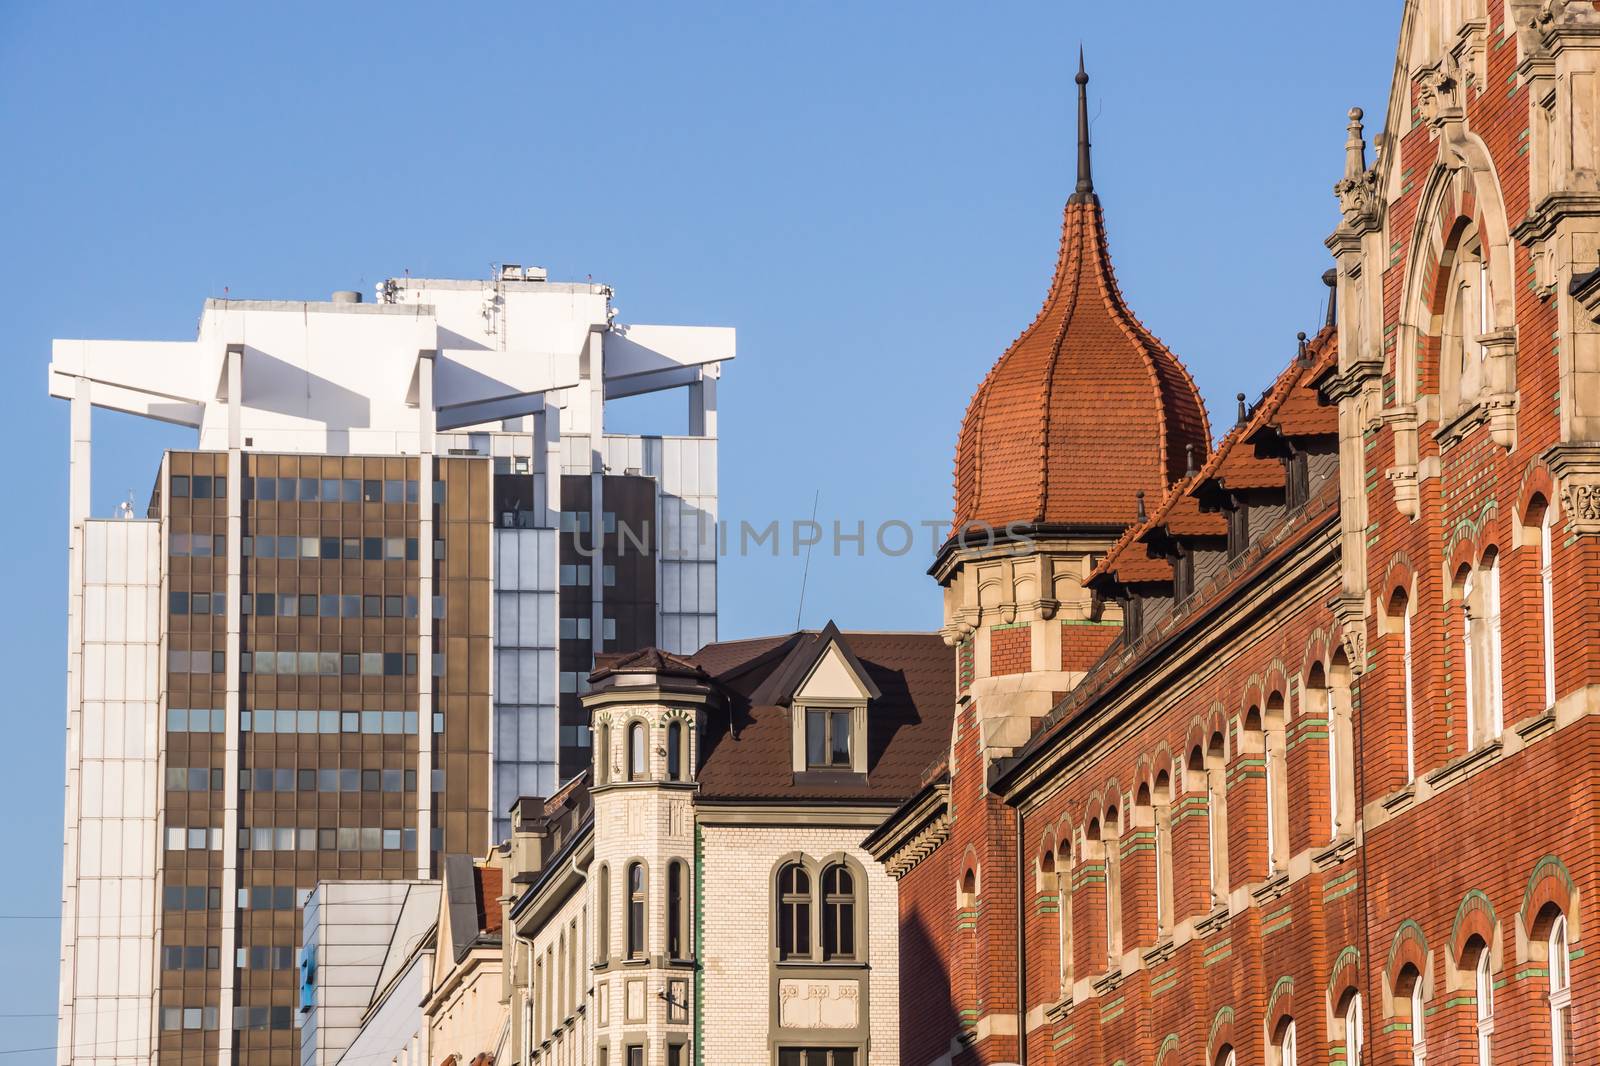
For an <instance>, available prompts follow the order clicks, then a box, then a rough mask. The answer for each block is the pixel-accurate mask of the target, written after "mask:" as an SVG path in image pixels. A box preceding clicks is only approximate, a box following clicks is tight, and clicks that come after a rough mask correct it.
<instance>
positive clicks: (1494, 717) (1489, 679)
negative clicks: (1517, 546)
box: [1483, 553, 1505, 741]
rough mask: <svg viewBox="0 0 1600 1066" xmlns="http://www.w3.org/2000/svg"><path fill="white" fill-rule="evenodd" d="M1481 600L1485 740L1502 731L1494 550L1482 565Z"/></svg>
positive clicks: (1497, 576)
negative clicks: (1486, 732) (1484, 656)
mask: <svg viewBox="0 0 1600 1066" xmlns="http://www.w3.org/2000/svg"><path fill="white" fill-rule="evenodd" d="M1483 599H1484V619H1483V621H1484V625H1485V626H1486V627H1487V629H1488V633H1487V634H1486V642H1485V649H1484V650H1485V652H1486V653H1487V659H1488V661H1487V662H1486V663H1485V664H1484V679H1483V680H1484V693H1485V698H1486V701H1487V704H1486V707H1485V710H1487V711H1488V712H1489V715H1488V721H1487V722H1486V723H1485V724H1486V725H1487V726H1488V727H1489V731H1490V735H1489V736H1488V737H1486V738H1485V740H1486V741H1493V740H1498V739H1499V738H1500V734H1501V733H1503V732H1504V731H1505V700H1504V699H1503V696H1502V685H1501V676H1500V675H1501V670H1500V556H1499V554H1498V553H1497V554H1496V555H1495V556H1494V557H1493V558H1492V559H1490V560H1489V565H1488V566H1486V567H1484V578H1483Z"/></svg>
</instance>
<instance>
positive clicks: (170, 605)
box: [167, 592, 189, 614]
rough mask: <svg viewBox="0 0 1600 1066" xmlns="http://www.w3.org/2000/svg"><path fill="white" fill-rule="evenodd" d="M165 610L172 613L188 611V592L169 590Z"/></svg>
mask: <svg viewBox="0 0 1600 1066" xmlns="http://www.w3.org/2000/svg"><path fill="white" fill-rule="evenodd" d="M167 610H168V611H169V612H171V613H172V614H188V613H189V594H188V593H187V592H171V593H168V594H167Z"/></svg>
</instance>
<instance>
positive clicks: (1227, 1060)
mask: <svg viewBox="0 0 1600 1066" xmlns="http://www.w3.org/2000/svg"><path fill="white" fill-rule="evenodd" d="M1217 1066H1239V1056H1237V1055H1235V1054H1234V1053H1233V1045H1231V1044H1224V1045H1222V1046H1221V1047H1220V1048H1218V1049H1217Z"/></svg>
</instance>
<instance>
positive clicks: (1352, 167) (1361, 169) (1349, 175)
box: [1344, 107, 1367, 181]
mask: <svg viewBox="0 0 1600 1066" xmlns="http://www.w3.org/2000/svg"><path fill="white" fill-rule="evenodd" d="M1363 113H1364V112H1362V110H1361V109H1360V108H1359V107H1352V108H1351V109H1350V125H1348V126H1346V127H1345V130H1346V131H1347V132H1348V133H1349V136H1348V137H1346V138H1345V142H1344V176H1345V179H1346V180H1347V181H1348V180H1352V179H1355V178H1359V177H1360V176H1361V175H1362V174H1364V173H1365V172H1366V169H1367V141H1366V138H1365V137H1363V136H1362V127H1361V116H1362V114H1363Z"/></svg>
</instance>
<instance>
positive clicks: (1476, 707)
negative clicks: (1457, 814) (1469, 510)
mask: <svg viewBox="0 0 1600 1066" xmlns="http://www.w3.org/2000/svg"><path fill="white" fill-rule="evenodd" d="M1477 594H1478V580H1477V575H1475V574H1473V573H1472V572H1470V571H1469V572H1468V573H1467V578H1466V580H1465V581H1464V582H1462V585H1461V674H1462V687H1463V688H1464V689H1465V694H1466V705H1467V707H1466V714H1467V750H1468V751H1471V750H1473V749H1474V748H1476V747H1477V746H1478V745H1479V743H1481V739H1480V738H1481V736H1482V730H1481V729H1480V728H1479V726H1478V716H1479V715H1481V714H1482V713H1483V706H1482V704H1483V701H1482V700H1481V699H1480V698H1479V697H1478V682H1479V677H1478V675H1480V674H1481V673H1482V672H1483V670H1482V668H1481V667H1480V666H1479V665H1478V663H1476V662H1474V661H1473V660H1475V659H1477V657H1478V655H1477V651H1478V649H1477V644H1478V640H1477V637H1478V635H1479V633H1478V628H1479V627H1478V626H1477V624H1476V622H1475V619H1474V618H1473V616H1472V600H1473V597H1474V596H1476V595H1477Z"/></svg>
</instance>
